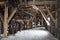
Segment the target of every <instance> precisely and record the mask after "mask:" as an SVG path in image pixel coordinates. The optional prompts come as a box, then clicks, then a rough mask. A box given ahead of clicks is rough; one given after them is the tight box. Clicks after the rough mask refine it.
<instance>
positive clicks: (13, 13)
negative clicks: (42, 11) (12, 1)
mask: <svg viewBox="0 0 60 40" xmlns="http://www.w3.org/2000/svg"><path fill="white" fill-rule="evenodd" d="M16 11H17V8H15V9H14V11H13V12H12V13H11V15H10V17H9V18H8V23H9V22H10V20H11V19H12V17H13V16H14V15H15V13H16Z"/></svg>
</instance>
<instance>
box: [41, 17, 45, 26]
mask: <svg viewBox="0 0 60 40" xmlns="http://www.w3.org/2000/svg"><path fill="white" fill-rule="evenodd" d="M41 22H42V26H43V25H44V24H43V17H42V20H41Z"/></svg>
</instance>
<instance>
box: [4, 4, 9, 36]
mask: <svg viewBox="0 0 60 40" xmlns="http://www.w3.org/2000/svg"><path fill="white" fill-rule="evenodd" d="M4 11H5V13H4V24H3V25H4V36H5V37H7V34H8V31H7V29H8V7H7V6H6V4H5V10H4Z"/></svg>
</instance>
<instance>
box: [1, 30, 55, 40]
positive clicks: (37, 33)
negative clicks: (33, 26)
mask: <svg viewBox="0 0 60 40" xmlns="http://www.w3.org/2000/svg"><path fill="white" fill-rule="evenodd" d="M1 40H56V39H55V38H54V37H53V36H52V35H51V34H50V33H49V32H48V31H45V30H24V31H21V32H20V31H18V32H17V33H16V34H15V36H8V37H7V38H2V39H1Z"/></svg>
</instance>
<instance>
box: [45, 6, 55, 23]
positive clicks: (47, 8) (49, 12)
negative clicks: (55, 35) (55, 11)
mask: <svg viewBox="0 0 60 40" xmlns="http://www.w3.org/2000/svg"><path fill="white" fill-rule="evenodd" d="M45 7H46V10H47V12H48V14H49V15H50V17H51V19H52V21H53V22H54V23H55V19H54V18H53V16H52V14H51V12H50V10H49V9H48V7H47V5H45Z"/></svg>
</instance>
